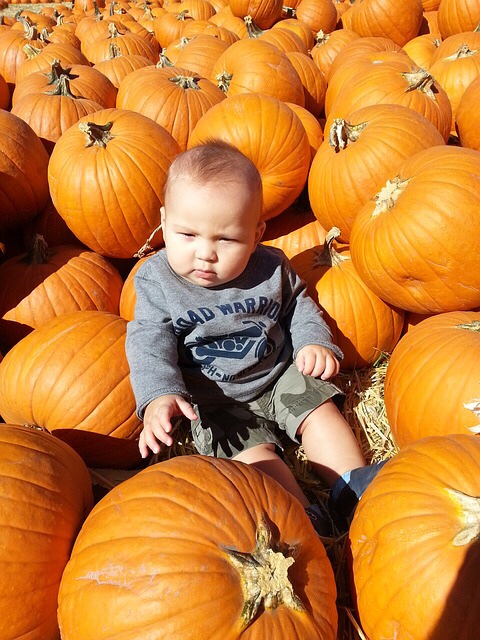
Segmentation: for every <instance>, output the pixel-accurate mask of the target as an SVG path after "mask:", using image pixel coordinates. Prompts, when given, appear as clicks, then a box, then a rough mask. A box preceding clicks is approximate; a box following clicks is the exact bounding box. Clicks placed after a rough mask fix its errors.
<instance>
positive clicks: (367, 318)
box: [292, 246, 404, 371]
mask: <svg viewBox="0 0 480 640" xmlns="http://www.w3.org/2000/svg"><path fill="white" fill-rule="evenodd" d="M321 249H322V247H318V246H317V247H313V248H312V249H308V250H306V251H304V252H303V253H300V254H298V255H297V256H295V257H294V258H293V259H292V264H293V267H294V268H295V270H296V272H297V273H298V274H299V276H300V277H301V278H302V279H303V280H305V282H306V283H307V290H308V293H309V295H310V296H311V297H312V298H313V299H314V300H315V302H316V303H317V304H318V305H319V307H320V308H321V309H322V311H323V315H324V319H325V321H326V322H327V324H328V326H329V327H330V331H331V332H332V336H333V341H334V342H335V344H336V345H338V346H339V347H340V349H341V350H342V351H343V354H344V358H343V360H342V361H341V363H340V366H341V368H342V370H344V371H345V370H352V369H360V368H361V367H365V366H368V365H372V364H373V363H374V362H375V361H376V360H378V358H379V356H380V355H381V353H382V352H386V353H390V352H391V351H392V350H393V348H394V347H395V345H396V344H397V342H398V340H399V338H400V335H401V332H402V328H403V323H404V312H403V311H401V310H399V309H395V308H394V307H392V306H391V305H389V304H387V303H385V302H384V301H383V300H381V299H380V298H379V297H378V296H377V295H375V294H374V293H373V292H372V291H370V289H369V288H368V287H367V286H366V284H365V283H364V282H363V280H362V279H361V278H360V276H359V275H358V273H357V271H356V269H355V267H354V265H353V263H352V261H351V259H350V258H349V256H348V251H347V250H346V249H345V248H344V249H343V250H342V249H341V250H340V251H339V253H338V254H337V255H339V256H342V257H343V258H344V259H343V260H342V261H340V262H338V263H333V264H331V265H320V264H317V262H318V260H319V258H320V257H321V255H322V251H321ZM334 253H335V252H334Z"/></svg>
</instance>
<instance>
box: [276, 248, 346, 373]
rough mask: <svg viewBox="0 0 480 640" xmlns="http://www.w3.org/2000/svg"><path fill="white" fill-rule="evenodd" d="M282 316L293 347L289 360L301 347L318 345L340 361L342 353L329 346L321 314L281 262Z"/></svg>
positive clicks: (330, 340) (290, 269) (301, 283)
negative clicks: (282, 267)
mask: <svg viewBox="0 0 480 640" xmlns="http://www.w3.org/2000/svg"><path fill="white" fill-rule="evenodd" d="M283 288H284V292H283V295H284V314H285V316H284V317H285V320H286V322H287V325H288V326H289V328H290V335H291V340H292V346H293V358H294V359H295V357H296V356H297V353H298V352H299V351H300V349H302V348H303V347H305V346H307V345H309V344H318V345H321V346H322V347H327V348H328V349H331V350H332V351H333V353H334V354H335V356H336V357H337V358H338V359H339V360H342V359H343V352H342V350H341V349H340V348H339V347H338V346H337V345H336V344H335V343H334V342H333V337H332V333H331V331H330V327H329V326H328V324H327V323H326V322H325V320H324V318H323V316H322V312H321V310H320V308H319V307H318V305H317V304H316V303H315V301H314V300H312V298H311V297H310V296H309V295H308V293H307V287H306V284H305V282H304V281H303V280H302V279H301V278H300V277H299V276H298V274H297V273H296V271H295V270H294V269H293V267H292V265H291V264H290V262H289V261H288V259H287V258H285V263H284V285H283Z"/></svg>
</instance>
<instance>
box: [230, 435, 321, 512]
mask: <svg viewBox="0 0 480 640" xmlns="http://www.w3.org/2000/svg"><path fill="white" fill-rule="evenodd" d="M233 460H238V461H239V462H244V463H246V464H251V465H253V466H254V467H256V468H257V469H260V471H263V472H264V473H266V474H267V475H269V476H270V477H272V478H274V479H275V480H276V481H277V482H278V483H279V484H281V485H282V487H283V488H284V489H286V490H287V491H289V492H290V493H291V494H292V495H294V496H295V497H296V498H297V499H298V500H300V502H301V504H302V505H303V506H304V507H307V506H308V504H309V501H308V500H307V498H306V496H305V494H304V493H303V491H302V490H301V488H300V485H299V484H298V482H297V481H296V479H295V476H294V475H293V473H292V471H291V470H290V468H289V467H288V465H287V464H286V463H285V462H284V461H283V460H282V458H280V456H278V455H277V453H276V452H275V445H273V444H269V443H265V444H258V445H256V446H254V447H250V448H249V449H245V451H241V452H240V453H238V454H237V455H236V456H235V457H234V458H233Z"/></svg>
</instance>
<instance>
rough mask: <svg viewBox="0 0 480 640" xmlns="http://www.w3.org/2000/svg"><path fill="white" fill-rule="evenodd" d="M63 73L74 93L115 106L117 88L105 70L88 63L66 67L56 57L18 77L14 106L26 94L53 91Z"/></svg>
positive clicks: (105, 106)
mask: <svg viewBox="0 0 480 640" xmlns="http://www.w3.org/2000/svg"><path fill="white" fill-rule="evenodd" d="M60 76H65V77H66V78H67V80H68V86H69V88H70V92H71V93H72V94H73V95H74V96H77V97H78V96H81V97H82V98H86V99H87V100H92V101H93V102H95V103H96V104H98V105H100V106H101V107H102V108H103V109H107V108H109V107H114V106H115V103H116V99H117V90H116V87H115V86H114V85H113V84H112V82H111V81H110V80H109V79H108V78H107V77H106V76H105V75H104V74H103V73H100V71H98V70H97V69H93V67H91V66H90V65H85V64H72V65H69V66H68V68H64V67H63V66H62V64H61V63H60V62H59V60H53V62H52V63H51V64H50V65H49V67H48V68H45V69H43V70H42V71H36V72H33V73H31V74H29V75H28V76H27V77H25V78H24V79H23V80H18V81H17V84H16V86H15V89H14V91H13V95H12V105H13V106H15V104H16V103H17V102H18V101H19V100H20V98H22V97H23V96H24V95H26V94H27V93H42V92H46V91H51V90H52V86H53V87H55V84H56V83H57V81H58V80H59V78H60Z"/></svg>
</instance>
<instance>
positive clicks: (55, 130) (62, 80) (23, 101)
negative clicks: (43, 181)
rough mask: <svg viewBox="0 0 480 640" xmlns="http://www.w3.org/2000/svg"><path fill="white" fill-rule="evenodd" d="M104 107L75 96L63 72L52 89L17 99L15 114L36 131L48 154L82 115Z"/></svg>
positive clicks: (13, 108)
mask: <svg viewBox="0 0 480 640" xmlns="http://www.w3.org/2000/svg"><path fill="white" fill-rule="evenodd" d="M101 109H102V105H100V104H98V102H94V101H93V100H89V99H88V98H82V97H76V96H75V95H74V94H73V93H72V91H71V90H70V81H69V79H68V77H67V76H66V75H60V76H59V77H58V78H57V79H56V80H55V83H54V86H53V89H51V90H46V91H39V92H36V93H27V94H24V95H23V97H22V98H20V99H19V100H17V101H16V102H15V105H14V106H13V107H12V113H13V114H14V115H16V116H18V117H19V118H21V119H22V120H24V121H25V122H26V123H27V124H29V125H30V126H31V127H32V129H33V130H34V131H35V133H36V134H37V136H38V137H39V138H40V140H41V141H42V142H43V144H44V146H45V149H46V150H47V152H48V153H49V154H51V153H52V151H53V148H54V146H55V143H56V142H57V141H58V140H59V138H60V136H61V135H62V134H63V133H64V132H65V131H66V130H67V129H69V128H70V127H71V126H72V125H74V124H75V123H76V122H78V121H79V119H80V118H82V117H84V116H88V115H89V114H93V113H94V112H95V111H99V110H101Z"/></svg>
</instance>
